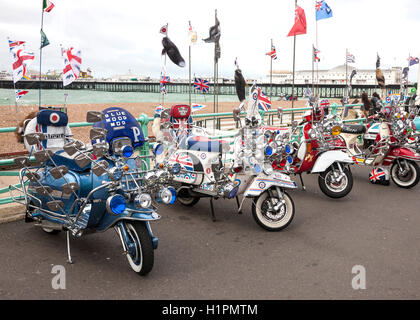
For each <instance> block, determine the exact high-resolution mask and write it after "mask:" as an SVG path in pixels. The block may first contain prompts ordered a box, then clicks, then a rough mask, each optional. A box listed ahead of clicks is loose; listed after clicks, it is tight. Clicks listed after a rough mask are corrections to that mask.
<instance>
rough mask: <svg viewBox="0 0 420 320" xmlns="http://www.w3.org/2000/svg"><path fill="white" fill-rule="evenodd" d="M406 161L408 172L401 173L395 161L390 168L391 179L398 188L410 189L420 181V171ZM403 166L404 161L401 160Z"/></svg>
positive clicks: (415, 164)
mask: <svg viewBox="0 0 420 320" xmlns="http://www.w3.org/2000/svg"><path fill="white" fill-rule="evenodd" d="M406 161H407V166H408V170H407V171H403V172H401V170H400V167H399V165H398V163H397V161H395V162H394V164H393V165H392V167H391V178H392V181H394V183H395V184H396V185H397V186H399V187H400V188H405V189H410V188H413V187H414V186H416V185H417V184H418V183H419V180H420V169H419V166H418V164H417V163H415V162H414V161H409V160H406ZM401 162H402V166H404V165H405V164H404V160H401Z"/></svg>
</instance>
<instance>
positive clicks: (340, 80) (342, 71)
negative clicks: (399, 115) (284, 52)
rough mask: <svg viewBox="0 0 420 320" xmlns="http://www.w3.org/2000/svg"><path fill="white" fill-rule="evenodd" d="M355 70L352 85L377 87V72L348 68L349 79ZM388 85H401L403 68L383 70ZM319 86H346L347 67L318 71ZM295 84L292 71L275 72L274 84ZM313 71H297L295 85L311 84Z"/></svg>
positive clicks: (266, 80)
mask: <svg viewBox="0 0 420 320" xmlns="http://www.w3.org/2000/svg"><path fill="white" fill-rule="evenodd" d="M353 70H356V71H357V74H356V75H355V76H354V78H353V81H352V84H355V85H376V84H377V83H376V71H375V70H373V69H372V70H363V69H357V68H354V67H352V66H348V67H347V77H350V74H351V72H352V71H353ZM382 73H383V74H384V77H385V83H386V84H387V85H392V84H394V85H395V84H397V85H399V84H400V83H401V73H402V68H401V67H392V69H382ZM316 79H317V72H316V70H315V72H314V82H315V83H316ZM318 79H319V84H345V83H346V65H340V66H338V67H335V68H332V69H330V70H319V71H318ZM264 82H266V83H269V82H270V75H268V76H267V77H266V78H265V81H264ZM292 82H293V73H292V72H291V71H282V70H280V71H277V70H273V83H278V84H291V83H292ZM311 83H312V70H302V71H296V73H295V84H311Z"/></svg>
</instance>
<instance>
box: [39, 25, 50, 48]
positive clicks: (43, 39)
mask: <svg viewBox="0 0 420 320" xmlns="http://www.w3.org/2000/svg"><path fill="white" fill-rule="evenodd" d="M49 44H50V42H49V41H48V38H47V35H46V34H45V33H44V31H42V29H41V49H42V48H44V47H46V46H48V45H49Z"/></svg>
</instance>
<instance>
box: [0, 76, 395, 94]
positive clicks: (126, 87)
mask: <svg viewBox="0 0 420 320" xmlns="http://www.w3.org/2000/svg"><path fill="white" fill-rule="evenodd" d="M259 86H260V87H261V88H262V89H263V91H264V92H265V93H266V94H267V95H270V84H269V83H263V84H259ZM17 87H18V88H19V89H38V88H39V81H38V80H21V81H19V82H18V84H17ZM308 87H309V88H311V87H312V85H311V84H295V95H296V96H298V97H303V96H304V94H305V91H306V89H307V88H308ZM0 88H2V89H13V81H11V80H0ZM218 88H219V94H220V95H236V90H235V84H234V83H232V82H223V83H219V84H218ZM318 88H319V94H320V97H321V98H342V97H343V95H344V92H345V90H346V86H345V85H344V84H343V85H339V84H335V85H332V84H320V85H318ZM42 89H43V90H44V89H47V90H48V89H55V90H60V89H63V82H62V81H61V80H42ZM66 89H68V90H94V91H108V92H148V93H160V84H159V82H151V81H122V82H114V81H95V80H77V81H74V82H73V83H71V84H70V85H69V86H67V87H66ZM166 90H167V93H168V94H170V93H178V94H188V92H189V85H188V83H187V82H172V83H170V84H168V85H167V86H166ZM191 90H192V91H193V92H194V90H195V89H193V88H192V89H191ZM388 90H390V91H391V93H392V94H398V93H399V92H400V86H399V85H389V86H387V91H388ZM363 91H365V92H366V93H367V94H368V95H369V96H372V93H373V92H375V91H376V92H378V93H380V92H381V89H380V88H379V87H378V86H373V85H353V86H352V92H351V97H352V98H356V97H357V98H360V97H361V94H362V92H363ZM213 92H214V87H213V84H212V83H210V91H209V94H213ZM291 94H292V85H291V84H274V83H273V85H272V92H271V96H272V97H280V96H281V95H289V96H290V95H291Z"/></svg>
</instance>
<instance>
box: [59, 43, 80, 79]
mask: <svg viewBox="0 0 420 320" xmlns="http://www.w3.org/2000/svg"><path fill="white" fill-rule="evenodd" d="M61 54H62V56H63V59H64V69H63V86H68V85H69V84H70V83H72V82H73V81H74V80H76V79H77V78H78V77H79V73H80V67H81V65H82V57H81V56H82V51H81V50H80V49H75V48H73V47H70V48H68V49H63V48H62V49H61Z"/></svg>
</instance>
